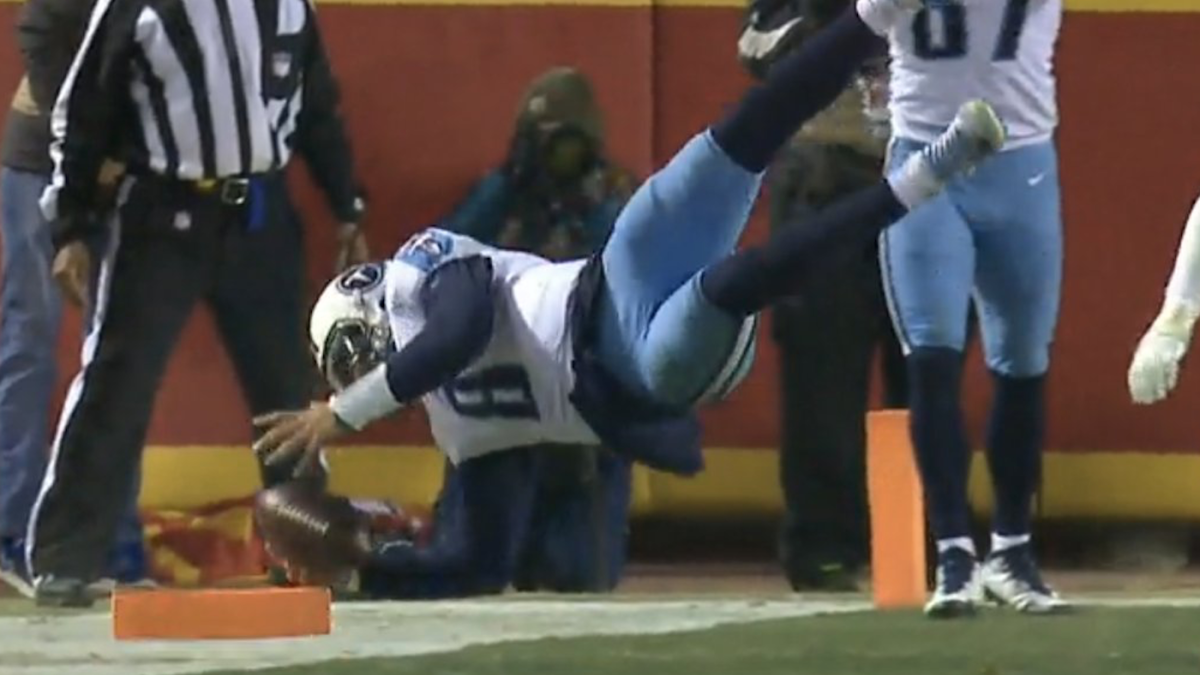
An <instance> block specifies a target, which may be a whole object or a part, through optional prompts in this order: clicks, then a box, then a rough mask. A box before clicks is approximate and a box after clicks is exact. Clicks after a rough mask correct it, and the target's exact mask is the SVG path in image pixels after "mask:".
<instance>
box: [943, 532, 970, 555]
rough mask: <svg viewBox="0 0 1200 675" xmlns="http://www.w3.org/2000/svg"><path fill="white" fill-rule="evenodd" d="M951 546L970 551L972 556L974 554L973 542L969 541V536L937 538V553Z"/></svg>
mask: <svg viewBox="0 0 1200 675" xmlns="http://www.w3.org/2000/svg"><path fill="white" fill-rule="evenodd" d="M952 548H959V549H962V550H964V551H966V552H967V553H970V554H971V555H972V556H974V555H975V542H973V541H971V538H970V537H951V538H949V539H938V540H937V552H938V555H941V554H943V553H945V552H946V551H949V550H950V549H952Z"/></svg>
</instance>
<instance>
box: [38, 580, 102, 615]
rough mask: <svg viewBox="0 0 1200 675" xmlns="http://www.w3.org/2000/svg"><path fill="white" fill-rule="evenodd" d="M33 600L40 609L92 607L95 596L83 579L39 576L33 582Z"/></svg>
mask: <svg viewBox="0 0 1200 675" xmlns="http://www.w3.org/2000/svg"><path fill="white" fill-rule="evenodd" d="M33 599H34V602H36V603H37V605H38V606H39V607H77V608H86V607H91V606H92V604H93V603H95V602H96V598H95V596H94V595H93V594H92V593H90V592H89V591H88V585H87V583H86V582H84V581H83V579H73V578H71V577H56V576H54V575H52V574H47V575H45V576H39V577H37V579H35V580H34V582H33Z"/></svg>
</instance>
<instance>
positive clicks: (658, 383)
mask: <svg viewBox="0 0 1200 675" xmlns="http://www.w3.org/2000/svg"><path fill="white" fill-rule="evenodd" d="M761 181H762V175H761V174H756V173H751V172H750V171H747V170H746V169H744V168H742V167H740V166H738V165H737V164H735V163H734V162H733V160H731V159H730V158H729V157H728V156H727V155H726V154H725V152H724V151H723V150H721V148H720V147H718V146H717V144H716V141H714V140H713V138H712V134H711V133H710V132H708V131H705V132H703V133H700V134H698V135H696V136H695V137H693V138H692V139H691V140H690V141H688V143H687V144H686V145H684V147H683V149H681V150H680V151H679V153H678V154H676V155H675V157H674V158H672V159H671V161H670V162H669V163H668V164H667V165H666V166H665V167H663V168H662V169H661V170H660V171H658V172H657V173H655V174H654V175H653V176H651V177H650V178H649V179H648V180H647V181H646V182H645V183H643V184H642V185H641V187H640V188H639V189H638V190H637V192H636V193H634V195H633V198H632V199H630V201H629V203H628V204H627V205H626V206H625V209H624V210H623V211H622V212H621V214H620V216H618V217H617V221H616V223H615V224H614V226H613V232H612V236H611V238H610V239H609V241H608V244H607V245H606V246H605V248H604V251H603V258H602V261H603V264H604V275H605V280H606V284H607V288H606V291H607V292H605V293H604V294H603V295H602V298H601V300H600V303H599V317H598V319H597V321H598V339H597V345H596V349H597V352H598V355H599V357H600V359H601V361H602V362H603V364H604V365H605V367H606V368H607V369H608V370H609V371H610V372H611V373H612V374H613V375H614V376H615V377H617V378H618V379H619V380H620V381H621V383H622V384H623V385H624V386H626V387H628V388H630V389H631V390H633V391H635V392H638V393H641V394H643V395H648V396H650V397H651V398H653V399H654V400H656V401H659V402H662V403H668V404H674V405H685V404H690V403H692V402H694V401H695V399H696V398H697V397H698V396H699V395H700V394H701V393H702V392H703V391H704V390H705V389H706V388H707V387H708V386H709V385H710V384H711V383H712V381H713V379H714V377H715V376H716V375H717V373H718V372H719V371H720V370H721V368H722V367H723V366H724V364H725V362H726V360H727V359H728V357H729V356H730V353H731V350H732V349H733V347H734V345H735V343H736V341H737V336H738V333H739V331H740V329H741V326H742V323H743V318H742V317H735V316H733V315H731V314H729V313H728V312H725V311H724V310H721V309H720V308H718V307H716V306H714V305H713V304H712V303H711V302H709V301H708V300H707V299H706V298H705V297H704V296H703V294H702V293H701V291H700V274H701V272H702V271H703V270H704V269H705V268H706V267H708V266H709V265H712V264H713V263H716V262H718V261H720V260H723V259H724V258H726V257H728V256H729V255H730V254H732V253H733V252H734V250H735V248H736V246H737V242H738V239H739V238H740V237H741V235H742V231H743V230H745V227H746V222H747V220H748V218H749V216H750V210H751V207H752V206H753V205H754V200H755V198H756V197H757V195H758V191H759V186H760V184H761Z"/></svg>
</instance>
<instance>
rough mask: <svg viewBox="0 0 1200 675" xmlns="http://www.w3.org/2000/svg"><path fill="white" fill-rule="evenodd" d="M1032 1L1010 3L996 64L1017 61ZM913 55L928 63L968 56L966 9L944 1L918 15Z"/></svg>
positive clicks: (993, 57) (914, 24)
mask: <svg viewBox="0 0 1200 675" xmlns="http://www.w3.org/2000/svg"><path fill="white" fill-rule="evenodd" d="M988 1H989V2H992V1H996V2H999V1H1001V0H988ZM1029 2H1030V0H1007V4H1006V5H1005V8H1004V20H1003V21H1002V22H1001V23H1000V35H999V36H998V37H997V38H996V47H995V50H994V51H993V52H992V60H993V61H1012V60H1013V59H1015V58H1017V47H1019V46H1020V43H1021V31H1022V30H1024V28H1025V16H1026V14H1028V12H1029ZM913 53H915V54H916V55H917V56H918V57H920V58H922V59H925V60H927V61H937V60H941V59H961V58H963V57H964V56H966V55H967V7H966V6H965V5H962V4H960V3H959V2H954V0H942V1H941V2H937V3H936V4H930V5H929V6H927V7H925V8H924V9H922V10H921V11H919V12H917V15H916V16H915V17H913Z"/></svg>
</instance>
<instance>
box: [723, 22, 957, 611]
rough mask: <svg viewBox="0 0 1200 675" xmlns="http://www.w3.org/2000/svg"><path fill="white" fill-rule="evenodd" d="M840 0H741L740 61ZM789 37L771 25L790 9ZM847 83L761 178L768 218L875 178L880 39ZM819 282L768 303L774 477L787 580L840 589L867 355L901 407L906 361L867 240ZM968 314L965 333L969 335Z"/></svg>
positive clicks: (852, 551) (881, 148) (776, 52)
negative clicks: (774, 375)
mask: <svg viewBox="0 0 1200 675" xmlns="http://www.w3.org/2000/svg"><path fill="white" fill-rule="evenodd" d="M849 2H850V0H752V1H751V3H750V5H749V8H748V16H747V21H746V26H745V28H744V31H743V33H742V36H741V38H740V40H739V42H738V52H739V56H740V58H741V61H742V63H743V65H744V66H746V67H747V69H748V70H749V71H750V72H751V74H752V75H754V76H756V77H762V76H763V75H765V73H766V71H767V70H768V69H769V68H770V65H771V64H772V63H773V62H774V61H775V60H776V59H778V58H779V57H780V56H781V55H782V54H783V53H785V52H786V51H788V50H790V49H792V48H794V47H795V45H796V44H797V43H798V42H799V41H802V40H803V39H804V36H806V35H810V34H812V32H813V31H815V30H819V29H820V28H821V27H822V26H824V25H825V24H826V23H828V22H829V21H831V20H832V19H834V18H836V17H837V16H838V15H839V14H840V13H841V12H842V11H843V10H844V9H845V7H846V6H847V5H848V4H849ZM797 19H799V20H801V21H803V22H805V23H806V24H807V25H808V29H807V30H804V31H791V32H790V33H789V35H790V36H796V37H793V38H792V39H791V40H790V41H789V43H784V42H778V41H772V40H771V39H770V35H771V31H772V29H775V28H778V27H779V26H782V25H785V24H786V23H788V22H791V21H794V20H797ZM880 47H881V48H880V54H879V56H878V57H877V58H875V59H872V60H870V61H868V62H867V63H866V64H865V65H864V67H863V69H862V71H861V72H860V74H859V76H858V78H857V79H856V81H855V87H853V88H850V89H848V90H847V91H845V92H844V93H843V94H842V96H841V97H840V98H839V99H838V100H837V101H836V102H835V103H834V104H833V105H832V106H830V108H829V109H827V110H826V111H825V112H824V113H822V114H821V115H820V116H818V117H817V118H816V119H814V120H812V121H811V122H809V123H808V124H806V125H805V126H804V128H803V129H801V130H800V132H799V133H798V134H797V135H796V136H795V138H794V139H793V140H792V143H791V144H790V145H789V146H788V147H787V148H786V149H785V150H784V151H783V152H782V153H780V155H779V157H778V159H777V160H776V163H775V165H774V166H773V167H772V169H771V176H770V179H769V182H768V186H769V194H770V218H771V229H772V231H777V230H779V229H782V228H789V227H804V226H805V223H806V222H808V220H809V219H811V218H812V217H813V216H814V215H815V214H817V213H819V212H821V211H823V210H825V209H826V208H828V207H829V206H830V205H832V204H833V203H834V202H836V201H838V200H839V199H841V198H842V197H844V196H846V195H848V194H852V193H854V192H856V191H858V190H860V189H862V188H864V187H867V186H870V185H874V184H875V183H877V182H878V181H879V177H880V176H881V175H882V173H883V164H884V156H885V153H886V150H887V139H888V138H889V137H890V134H891V129H890V122H889V114H888V92H887V84H888V65H887V55H886V49H885V48H884V45H882V44H881V45H880ZM821 283H822V286H821V287H820V288H819V289H814V291H813V292H810V293H806V294H805V295H804V296H796V297H793V298H791V299H789V300H788V301H786V302H781V303H778V304H777V305H775V307H774V314H773V327H774V338H775V342H776V344H777V345H778V346H779V356H780V384H781V389H782V391H781V396H780V407H781V415H780V419H781V420H782V422H783V429H782V431H783V433H782V448H781V451H780V482H781V484H782V487H783V495H784V510H785V513H784V522H783V527H782V531H781V532H780V538H779V555H780V560H781V562H782V564H783V568H784V573H785V574H786V575H787V578H788V581H789V583H790V584H791V586H792V588H793V589H795V590H797V591H801V590H825V591H850V590H856V589H857V588H858V586H859V583H860V581H861V578H862V576H863V572H864V571H865V567H866V566H867V564H868V562H869V560H870V532H869V517H868V508H867V486H866V443H867V438H866V414H867V411H868V408H869V398H870V384H871V371H872V367H871V366H872V363H873V360H874V358H875V354H876V353H877V352H878V353H879V355H880V358H881V362H882V373H883V396H882V398H883V406H884V407H885V408H907V407H908V375H907V373H908V371H907V366H906V364H905V361H904V354H903V350H902V348H901V345H900V342H899V339H898V338H897V336H896V333H895V331H894V330H893V328H892V322H891V320H890V318H889V316H888V307H887V300H886V297H885V292H884V288H883V280H882V277H881V274H880V268H879V257H878V250H877V247H875V246H871V247H869V248H867V249H864V250H863V252H862V256H861V257H860V258H858V259H857V260H856V261H855V262H854V264H850V265H845V266H843V267H841V268H839V269H837V270H833V271H831V272H830V273H829V274H827V275H826V276H825V277H823V278H822V280H821ZM973 326H974V313H973V312H972V314H971V316H970V317H969V318H968V333H967V334H968V339H971V337H972V336H973V334H974V331H973V330H972V328H973Z"/></svg>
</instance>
